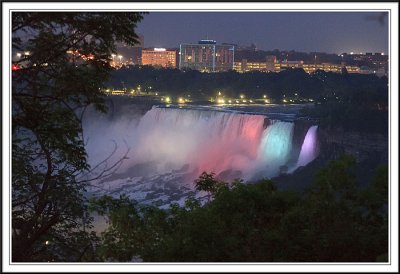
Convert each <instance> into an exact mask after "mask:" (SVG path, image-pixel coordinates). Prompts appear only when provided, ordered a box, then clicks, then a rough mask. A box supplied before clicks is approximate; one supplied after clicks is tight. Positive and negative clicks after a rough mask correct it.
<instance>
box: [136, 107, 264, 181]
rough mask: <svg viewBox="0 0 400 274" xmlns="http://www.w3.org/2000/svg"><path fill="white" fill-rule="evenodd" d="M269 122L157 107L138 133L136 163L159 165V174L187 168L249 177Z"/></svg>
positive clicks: (222, 114) (252, 117) (257, 116)
mask: <svg viewBox="0 0 400 274" xmlns="http://www.w3.org/2000/svg"><path fill="white" fill-rule="evenodd" d="M265 118H266V117H265V116H262V115H250V114H238V113H232V112H218V111H199V110H190V109H175V108H157V107H153V108H152V109H151V110H150V111H148V112H147V113H146V114H145V115H144V116H143V117H142V119H141V121H140V123H139V125H138V127H137V128H136V129H135V132H137V134H136V136H135V137H134V138H135V139H136V140H135V145H134V147H133V149H132V151H133V152H134V157H133V161H134V162H144V161H157V162H159V163H160V164H159V165H158V171H159V172H163V171H167V170H168V169H169V170H171V168H175V169H177V168H180V167H182V165H185V164H189V165H190V166H191V167H193V168H197V169H198V170H199V172H201V171H208V172H215V173H217V174H218V173H219V172H222V171H225V170H229V169H231V170H240V171H243V172H245V171H246V170H248V169H249V168H250V167H251V166H252V164H253V162H254V161H255V160H256V158H257V151H258V144H259V143H260V139H261V136H262V133H263V131H264V127H263V126H264V120H265Z"/></svg>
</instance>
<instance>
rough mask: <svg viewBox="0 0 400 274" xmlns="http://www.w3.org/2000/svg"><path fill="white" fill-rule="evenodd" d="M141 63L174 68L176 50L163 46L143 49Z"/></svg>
mask: <svg viewBox="0 0 400 274" xmlns="http://www.w3.org/2000/svg"><path fill="white" fill-rule="evenodd" d="M142 65H150V66H154V67H163V68H166V67H169V68H176V51H175V50H167V49H165V48H151V49H143V50H142Z"/></svg>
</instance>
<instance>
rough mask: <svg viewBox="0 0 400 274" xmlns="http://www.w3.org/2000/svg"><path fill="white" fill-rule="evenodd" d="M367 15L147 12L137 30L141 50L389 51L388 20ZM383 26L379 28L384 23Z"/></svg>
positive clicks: (353, 13) (351, 13) (349, 13)
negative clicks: (223, 46)
mask: <svg viewBox="0 0 400 274" xmlns="http://www.w3.org/2000/svg"><path fill="white" fill-rule="evenodd" d="M379 15H381V14H380V13H366V12H150V14H148V15H145V17H144V19H143V20H142V22H141V23H139V25H138V29H137V31H138V32H139V33H141V34H143V35H144V44H145V45H144V46H145V47H178V46H179V44H180V43H197V41H198V40H200V39H206V38H208V39H213V40H216V41H217V43H218V44H220V43H235V44H239V45H250V44H251V43H254V44H255V45H256V46H257V48H258V49H262V50H273V49H279V50H295V51H303V52H313V51H318V52H328V53H342V52H349V53H350V52H352V51H353V52H357V53H359V52H363V53H365V52H385V53H387V52H388V23H387V22H388V20H387V19H388V18H386V17H385V18H384V20H383V22H379V21H378V20H377V19H378V17H379ZM382 23H383V24H382Z"/></svg>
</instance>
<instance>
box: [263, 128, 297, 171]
mask: <svg viewBox="0 0 400 274" xmlns="http://www.w3.org/2000/svg"><path fill="white" fill-rule="evenodd" d="M293 127H294V124H293V123H291V122H281V121H272V123H271V124H270V125H269V126H268V127H267V129H266V130H265V131H264V133H263V136H262V140H261V144H260V146H259V156H258V167H257V170H258V172H260V169H261V174H263V176H267V177H271V176H274V175H277V174H278V173H279V169H280V167H282V166H284V165H285V164H286V163H287V161H288V158H289V154H290V152H291V149H292V137H293Z"/></svg>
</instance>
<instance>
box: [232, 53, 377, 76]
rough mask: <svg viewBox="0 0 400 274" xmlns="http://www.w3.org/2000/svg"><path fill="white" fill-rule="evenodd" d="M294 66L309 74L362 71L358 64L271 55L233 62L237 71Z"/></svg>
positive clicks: (269, 69) (280, 68) (266, 70)
mask: <svg viewBox="0 0 400 274" xmlns="http://www.w3.org/2000/svg"><path fill="white" fill-rule="evenodd" d="M274 57H275V56H274ZM296 68H301V69H303V70H304V71H305V72H307V73H309V74H310V73H314V72H315V71H317V70H323V71H326V72H335V73H341V72H342V69H343V68H346V70H347V72H348V73H362V71H361V70H360V67H358V66H346V65H344V64H332V63H322V64H307V63H304V61H286V60H285V61H281V62H277V61H276V58H272V57H271V56H267V61H266V62H248V61H247V60H246V59H242V61H237V62H235V64H234V69H235V70H236V71H237V72H248V71H263V72H271V71H273V72H280V71H283V70H285V69H296ZM374 73H375V72H374ZM376 73H377V72H376Z"/></svg>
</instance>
